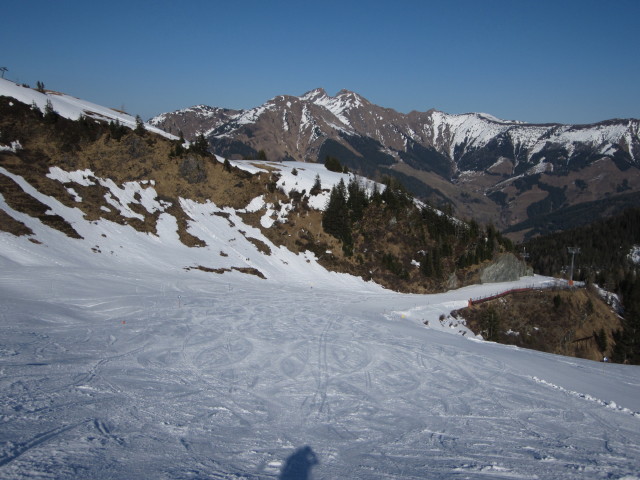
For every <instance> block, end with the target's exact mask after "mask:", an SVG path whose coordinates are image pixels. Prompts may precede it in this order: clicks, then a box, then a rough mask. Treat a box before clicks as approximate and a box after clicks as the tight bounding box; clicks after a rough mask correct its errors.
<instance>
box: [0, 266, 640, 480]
mask: <svg viewBox="0 0 640 480" xmlns="http://www.w3.org/2000/svg"><path fill="white" fill-rule="evenodd" d="M494 288H495V286H494ZM478 289H482V287H477V288H476V290H478ZM470 295H472V293H470V291H466V292H458V293H456V292H451V293H448V294H443V295H432V296H414V295H400V294H395V293H391V292H388V291H381V290H380V289H376V288H369V289H367V288H366V286H365V285H362V288H360V289H353V290H348V289H344V288H339V287H337V286H335V285H332V284H331V283H315V284H314V283H312V282H308V283H300V284H299V285H292V284H286V283H278V282H272V281H264V280H260V279H254V278H252V277H247V276H242V275H241V274H233V275H229V276H226V275H225V276H217V275H211V274H205V273H201V272H160V271H154V270H153V269H152V268H151V267H148V268H131V269H126V268H118V269H113V270H112V269H107V268H86V267H75V268H59V267H44V266H40V267H38V266H31V267H25V266H21V265H18V264H16V263H13V262H11V261H10V260H9V259H7V258H5V257H2V270H1V273H0V302H1V303H0V305H1V310H0V322H1V323H0V330H1V338H2V344H1V347H0V409H1V410H0V413H1V415H0V422H1V428H0V476H1V477H2V478H5V479H26V478H59V479H64V478H93V479H101V478H104V479H106V478H109V479H112V478H122V479H124V478H150V479H151V478H153V479H157V478H180V479H188V478H255V479H257V478H306V477H304V476H302V477H300V476H294V477H291V476H286V475H287V474H286V472H288V471H289V470H290V469H294V470H297V471H298V472H299V473H304V472H306V471H309V470H310V471H311V473H312V477H310V478H316V479H335V478H353V479H359V478H360V479H369V478H442V479H444V478H548V479H555V478H576V479H577V478H623V477H624V476H630V475H633V474H634V473H635V472H637V471H638V468H639V467H640V464H639V461H640V460H639V459H640V456H639V455H638V454H639V453H640V428H639V427H640V415H639V414H638V413H637V412H639V411H640V395H638V389H639V388H640V387H639V385H640V372H639V371H638V370H639V369H638V368H637V367H630V366H623V365H613V364H598V363H595V362H589V361H584V360H579V359H573V358H566V357H560V356H554V355H547V354H543V353H538V352H533V351H527V350H521V349H517V348H513V347H506V346H502V345H498V344H493V343H487V342H481V341H471V340H469V339H467V338H465V337H462V336H458V335H448V334H446V333H442V332H438V331H435V330H431V329H428V328H425V327H424V326H423V325H422V323H421V322H419V321H417V320H418V319H417V318H416V317H415V316H412V315H411V312H413V311H416V309H417V308H432V309H435V310H438V309H442V306H443V304H447V303H450V302H454V303H455V301H456V300H455V299H456V298H457V299H458V301H461V300H463V299H464V297H467V296H470ZM401 312H403V313H401ZM304 447H310V448H309V449H307V450H306V451H305V450H302V449H303V448H304ZM305 452H306V453H305ZM309 452H312V454H313V456H311V455H310V454H309ZM303 453H304V455H302V454H303ZM301 458H302V460H301ZM295 459H298V460H301V461H300V462H299V463H298V464H295V462H294V460H295ZM305 459H306V460H305ZM287 461H289V463H287ZM316 461H317V464H315V462H316ZM292 465H293V466H292ZM296 465H297V466H296ZM287 466H288V469H287ZM627 478H633V477H627Z"/></svg>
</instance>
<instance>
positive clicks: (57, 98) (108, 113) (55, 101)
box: [0, 78, 178, 139]
mask: <svg viewBox="0 0 640 480" xmlns="http://www.w3.org/2000/svg"><path fill="white" fill-rule="evenodd" d="M0 95H3V96H6V97H13V98H15V99H16V100H19V101H20V102H22V103H26V104H27V105H35V106H37V107H38V108H39V109H40V111H43V112H44V110H45V106H46V104H47V101H49V102H51V106H52V107H53V109H54V110H55V111H56V113H58V115H61V116H63V117H65V118H69V119H71V120H76V119H78V118H79V117H80V116H81V115H86V116H88V117H92V118H97V119H99V120H106V121H116V120H117V121H118V122H120V123H121V124H122V125H125V126H127V127H129V128H135V126H136V118H135V117H133V116H131V115H129V114H128V113H125V112H121V111H119V110H114V109H112V108H108V107H103V106H101V105H97V104H95V103H91V102H88V101H86V100H81V99H79V98H76V97H72V96H70V95H65V94H63V93H58V92H51V91H48V90H45V91H44V92H39V91H37V90H34V89H33V88H29V87H24V86H22V85H18V84H16V83H14V82H11V81H9V80H5V79H4V78H0ZM145 128H146V129H147V130H149V131H152V132H154V133H157V134H159V135H163V136H165V137H167V138H173V139H177V138H178V137H176V136H174V135H171V134H168V133H167V132H165V131H164V130H162V129H160V128H157V127H155V126H153V125H151V124H145Z"/></svg>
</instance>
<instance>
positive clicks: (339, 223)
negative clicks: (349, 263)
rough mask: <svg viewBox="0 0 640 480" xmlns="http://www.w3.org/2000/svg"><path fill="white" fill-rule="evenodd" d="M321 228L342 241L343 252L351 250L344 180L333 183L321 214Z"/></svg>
mask: <svg viewBox="0 0 640 480" xmlns="http://www.w3.org/2000/svg"><path fill="white" fill-rule="evenodd" d="M322 228H324V231H325V232H327V233H328V234H329V235H332V236H334V237H336V238H337V239H339V240H341V241H342V242H343V247H342V248H343V250H344V251H345V254H347V255H350V253H349V252H352V251H353V237H352V235H351V224H350V222H349V210H348V208H347V189H346V187H345V185H344V180H342V179H341V180H340V182H339V183H338V184H337V185H335V186H334V187H333V188H332V189H331V193H330V194H329V201H328V202H327V206H326V208H325V210H324V213H323V215H322Z"/></svg>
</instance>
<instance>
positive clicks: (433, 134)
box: [150, 89, 640, 228]
mask: <svg viewBox="0 0 640 480" xmlns="http://www.w3.org/2000/svg"><path fill="white" fill-rule="evenodd" d="M150 123H151V124H153V125H155V126H157V127H159V128H163V129H165V130H166V131H169V132H173V133H174V134H175V133H177V131H178V130H181V131H182V132H183V133H184V135H185V137H186V138H187V139H189V138H193V137H194V136H195V135H196V134H198V133H203V134H204V135H205V136H206V137H207V139H208V140H209V143H210V145H211V148H212V150H213V151H215V152H216V153H217V154H219V155H222V156H225V157H228V158H243V157H244V158H255V157H256V156H257V155H258V152H259V151H262V152H264V154H265V155H266V157H267V158H269V159H271V160H297V161H307V162H309V161H311V162H322V161H324V159H325V158H326V157H327V156H334V157H336V158H338V159H340V161H341V162H342V163H343V164H344V165H346V166H348V167H349V168H351V169H353V170H356V171H359V172H361V173H363V174H366V175H368V176H372V177H376V176H382V175H386V174H391V175H394V176H398V177H400V178H401V180H404V181H405V183H407V184H408V186H409V188H410V189H411V190H412V191H414V193H416V194H418V195H420V196H421V197H423V198H425V199H429V200H430V201H433V202H435V203H437V204H442V203H451V204H453V206H454V207H455V208H456V210H457V211H458V213H459V214H461V215H462V216H468V217H474V218H478V219H479V220H481V221H491V222H494V223H495V224H496V225H498V226H499V227H500V228H508V227H513V226H514V225H517V224H518V223H520V222H523V221H526V220H529V219H530V218H532V217H535V216H538V215H541V214H547V213H552V212H555V211H557V210H558V209H562V208H566V207H569V206H572V205H575V204H578V203H582V202H585V201H593V200H601V199H603V198H605V197H609V196H611V195H615V194H618V193H621V192H622V191H624V192H627V193H628V192H629V191H638V190H639V189H640V175H639V174H638V172H639V170H638V166H639V165H640V137H639V133H638V132H639V131H640V120H637V119H625V120H620V119H614V120H607V121H603V122H599V123H596V124H590V125H561V124H527V123H523V122H518V121H507V120H501V119H498V118H496V117H493V116H491V115H488V114H484V113H468V114H457V115H451V114H447V113H444V112H440V111H437V110H433V109H432V110H428V111H425V112H418V111H412V112H410V113H408V114H403V113H400V112H397V111H395V110H393V109H390V108H384V107H381V106H378V105H375V104H373V103H371V102H369V101H368V100H367V99H365V98H364V97H362V96H360V95H358V94H357V93H354V92H350V91H348V90H342V91H340V92H338V93H337V94H336V95H335V96H330V95H328V94H327V93H326V92H325V91H324V90H323V89H315V90H312V91H310V92H307V93H305V94H304V95H301V96H299V97H296V96H288V95H283V96H277V97H275V98H273V99H271V100H269V101H268V102H266V103H265V104H263V105H261V106H259V107H256V108H253V109H250V110H238V111H234V110H226V109H218V108H213V107H205V106H198V107H192V108H189V109H185V110H181V111H178V112H173V113H166V114H163V115H161V116H159V117H155V118H154V119H152V120H151V121H150ZM523 182H524V183H523ZM514 184H515V185H514ZM557 189H560V190H562V192H558V191H557ZM551 190H553V191H551ZM554 192H555V193H554ZM540 202H541V203H540Z"/></svg>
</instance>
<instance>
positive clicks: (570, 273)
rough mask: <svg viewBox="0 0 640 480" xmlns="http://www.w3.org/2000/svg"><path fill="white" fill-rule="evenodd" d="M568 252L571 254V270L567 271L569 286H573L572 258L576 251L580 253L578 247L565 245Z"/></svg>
mask: <svg viewBox="0 0 640 480" xmlns="http://www.w3.org/2000/svg"><path fill="white" fill-rule="evenodd" d="M567 250H569V253H570V254H571V270H570V271H569V286H570V287H572V286H573V259H574V258H575V256H576V253H580V247H567Z"/></svg>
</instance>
